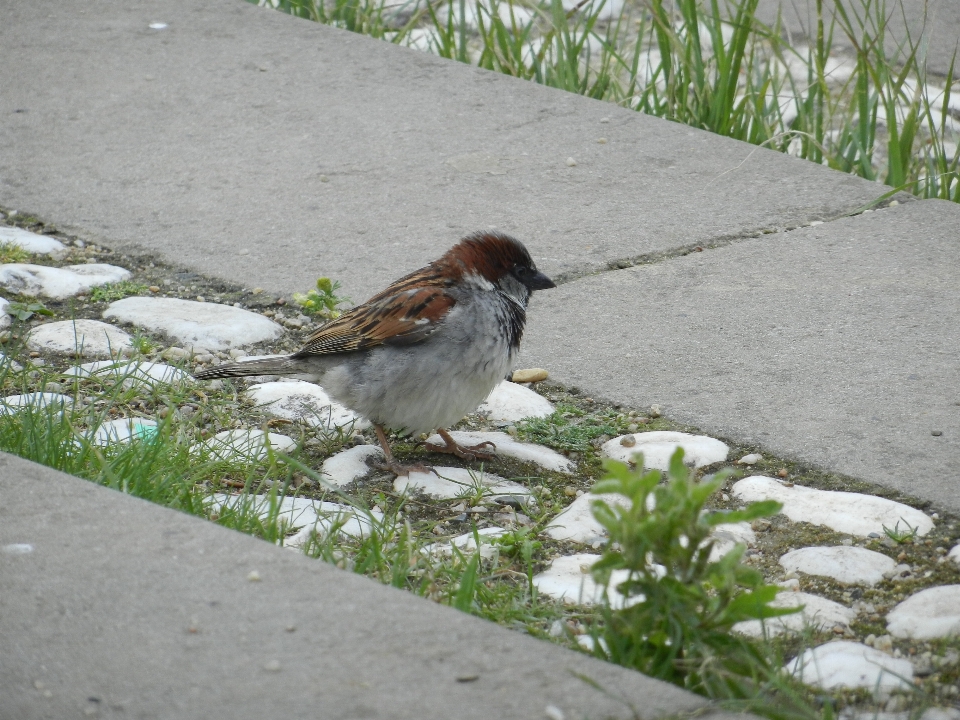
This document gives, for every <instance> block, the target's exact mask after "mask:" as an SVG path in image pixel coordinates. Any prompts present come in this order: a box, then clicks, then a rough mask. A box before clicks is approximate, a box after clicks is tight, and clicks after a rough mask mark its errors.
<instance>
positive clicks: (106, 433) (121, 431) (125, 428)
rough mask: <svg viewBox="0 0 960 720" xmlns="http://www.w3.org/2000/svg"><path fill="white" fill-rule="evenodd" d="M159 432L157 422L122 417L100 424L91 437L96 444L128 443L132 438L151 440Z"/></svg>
mask: <svg viewBox="0 0 960 720" xmlns="http://www.w3.org/2000/svg"><path fill="white" fill-rule="evenodd" d="M156 433H157V423H156V421H154V420H148V419H146V418H120V419H118V420H108V421H107V422H105V423H103V424H102V425H100V427H98V428H97V430H96V432H95V433H94V434H93V437H92V438H91V439H90V442H92V443H93V444H94V445H97V446H99V447H106V446H107V445H112V444H118V443H128V442H130V441H131V440H149V439H150V438H152V437H153V436H154V435H156Z"/></svg>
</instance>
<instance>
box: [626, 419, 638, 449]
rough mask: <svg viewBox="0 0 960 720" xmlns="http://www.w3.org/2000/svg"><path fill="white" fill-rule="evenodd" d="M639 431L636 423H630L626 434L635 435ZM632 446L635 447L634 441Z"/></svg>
mask: <svg viewBox="0 0 960 720" xmlns="http://www.w3.org/2000/svg"><path fill="white" fill-rule="evenodd" d="M639 429H640V426H639V425H637V424H636V423H630V424H629V425H627V432H631V433H635V432H636V431H637V430H639ZM634 445H636V441H634Z"/></svg>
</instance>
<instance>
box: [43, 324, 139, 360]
mask: <svg viewBox="0 0 960 720" xmlns="http://www.w3.org/2000/svg"><path fill="white" fill-rule="evenodd" d="M132 340H133V339H132V338H131V337H130V335H128V334H127V333H125V332H124V331H123V330H120V329H119V328H116V327H114V326H113V325H110V324H109V323H104V322H100V321H99V320H61V321H58V322H51V323H44V324H43V325H38V326H37V327H35V328H34V329H33V330H31V331H30V335H29V336H28V337H27V347H28V348H30V349H31V350H36V351H38V352H55V353H67V354H70V355H78V356H80V357H110V356H111V355H117V354H118V353H120V352H122V351H123V350H126V349H128V348H130V347H132Z"/></svg>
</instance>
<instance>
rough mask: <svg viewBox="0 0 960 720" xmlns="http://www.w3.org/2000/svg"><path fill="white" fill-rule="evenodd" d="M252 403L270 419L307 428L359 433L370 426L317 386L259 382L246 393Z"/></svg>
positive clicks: (302, 383)
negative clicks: (277, 418) (302, 424)
mask: <svg viewBox="0 0 960 720" xmlns="http://www.w3.org/2000/svg"><path fill="white" fill-rule="evenodd" d="M246 395H247V397H248V398H250V399H251V400H252V401H253V402H254V404H256V405H257V406H258V407H259V408H260V409H262V410H263V411H264V412H266V413H268V414H270V415H273V416H274V417H279V418H284V419H286V420H292V421H294V422H302V423H305V424H307V425H309V426H310V427H322V428H326V429H327V430H333V429H334V428H353V429H356V430H363V429H364V428H368V427H370V423H369V422H368V421H367V420H365V419H363V418H361V417H360V416H359V415H357V414H356V413H355V412H353V410H350V409H348V408H345V407H344V406H343V405H341V404H340V403H338V402H336V401H334V400H333V399H331V397H330V396H329V395H327V393H326V392H325V391H324V389H323V388H322V387H320V386H319V385H314V384H313V383H309V382H300V381H299V380H283V381H279V382H268V383H259V384H257V385H251V386H250V387H249V388H248V389H247V392H246Z"/></svg>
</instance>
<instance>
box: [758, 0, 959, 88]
mask: <svg viewBox="0 0 960 720" xmlns="http://www.w3.org/2000/svg"><path fill="white" fill-rule="evenodd" d="M823 5H824V8H825V10H826V12H827V17H828V18H829V17H832V14H833V12H834V7H835V5H834V0H825V2H824V3H823ZM863 5H864V2H863V0H843V7H844V8H845V9H846V11H847V13H848V14H850V16H851V19H853V17H854V16H853V13H855V14H856V17H859V18H864V15H865V13H864V9H863ZM870 5H871V11H870V13H869V16H868V17H870V18H876V16H877V9H878V8H879V7H880V6H881V5H884V6H885V10H886V18H887V28H888V33H887V34H888V36H889V38H890V40H891V42H890V43H889V44H888V46H887V49H888V51H889V52H895V51H896V49H897V45H898V44H904V46H906V45H905V43H906V40H907V38H908V37H909V38H910V39H911V40H912V41H913V43H914V44H916V45H918V46H919V47H920V56H921V57H925V58H926V63H927V69H928V70H929V71H930V72H932V73H934V74H937V75H943V76H945V75H946V74H947V71H948V70H949V68H950V63H951V61H952V60H953V57H954V53H956V52H957V47H958V39H960V3H957V2H956V0H889V1H888V2H886V3H885V4H883V3H878V2H873V3H871V4H870ZM816 7H817V6H816V0H760V2H759V5H758V10H757V17H759V18H760V19H761V20H763V21H764V22H767V23H770V24H772V23H773V22H774V21H775V20H776V18H777V15H778V13H779V15H780V18H781V20H782V22H783V27H784V29H785V30H786V31H787V32H788V33H789V34H790V37H791V38H792V39H794V40H802V39H804V38H811V37H816V27H817V20H816V18H817V12H816ZM867 27H871V25H869V24H868V25H867ZM834 38H835V41H836V47H841V46H843V47H848V48H849V47H850V43H849V41H848V40H847V38H846V36H845V35H844V34H843V32H842V30H841V29H840V28H839V27H838V28H837V29H836V30H835V32H834Z"/></svg>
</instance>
